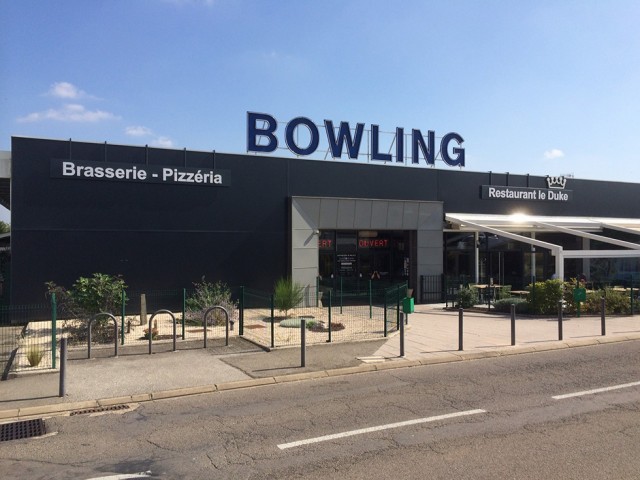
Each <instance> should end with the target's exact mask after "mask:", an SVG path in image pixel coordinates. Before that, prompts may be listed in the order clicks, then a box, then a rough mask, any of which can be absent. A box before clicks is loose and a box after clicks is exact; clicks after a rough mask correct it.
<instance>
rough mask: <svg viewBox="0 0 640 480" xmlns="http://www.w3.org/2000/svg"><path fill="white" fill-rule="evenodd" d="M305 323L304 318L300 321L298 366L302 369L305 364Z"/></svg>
mask: <svg viewBox="0 0 640 480" xmlns="http://www.w3.org/2000/svg"><path fill="white" fill-rule="evenodd" d="M306 343H307V321H306V320H305V319H304V318H301V319H300V366H301V367H304V366H305V364H306V360H307V359H306V356H307V355H306V349H307V345H306Z"/></svg>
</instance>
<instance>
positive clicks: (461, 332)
mask: <svg viewBox="0 0 640 480" xmlns="http://www.w3.org/2000/svg"><path fill="white" fill-rule="evenodd" d="M463 328H464V308H459V309H458V350H459V351H462V350H463V347H464V345H463V341H464V330H463Z"/></svg>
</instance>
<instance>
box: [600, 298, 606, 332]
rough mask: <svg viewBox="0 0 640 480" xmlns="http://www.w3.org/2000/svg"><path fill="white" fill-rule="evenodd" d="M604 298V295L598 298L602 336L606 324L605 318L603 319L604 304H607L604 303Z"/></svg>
mask: <svg viewBox="0 0 640 480" xmlns="http://www.w3.org/2000/svg"><path fill="white" fill-rule="evenodd" d="M605 302H606V300H605V298H604V297H602V298H601V299H600V333H601V334H602V336H603V337H604V336H605V335H606V334H607V325H606V319H605V315H606V313H605V311H606V306H607V304H606V303H605Z"/></svg>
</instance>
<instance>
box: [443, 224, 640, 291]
mask: <svg viewBox="0 0 640 480" xmlns="http://www.w3.org/2000/svg"><path fill="white" fill-rule="evenodd" d="M445 220H446V221H447V222H448V224H449V225H448V228H447V230H450V231H461V232H487V233H491V234H494V235H498V236H501V237H505V238H510V239H512V240H517V241H520V242H523V243H526V244H529V245H533V246H536V247H541V248H547V249H549V250H550V251H551V254H552V255H554V256H555V257H556V273H557V275H558V278H564V259H565V258H623V257H640V243H635V242H629V241H624V240H619V239H616V238H612V237H609V236H607V235H605V234H604V229H611V230H617V231H620V232H625V233H631V234H634V235H638V236H640V219H638V218H608V217H558V216H541V215H527V214H520V213H516V214H512V215H484V214H474V213H448V214H446V215H445ZM536 232H539V233H542V232H560V233H565V234H568V235H574V236H576V237H582V238H588V239H591V240H597V241H599V242H603V243H608V244H611V245H616V246H618V247H622V248H624V249H625V250H563V248H562V246H561V245H556V244H553V243H549V242H543V241H540V240H537V239H536V238H533V237H535V233H536ZM524 233H529V234H533V235H531V236H530V237H528V236H525V235H523V234H524Z"/></svg>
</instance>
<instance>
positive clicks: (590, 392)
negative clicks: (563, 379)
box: [551, 382, 640, 400]
mask: <svg viewBox="0 0 640 480" xmlns="http://www.w3.org/2000/svg"><path fill="white" fill-rule="evenodd" d="M637 386H640V382H632V383H625V384H622V385H614V386H612V387H604V388H595V389H593V390H584V391H582V392H575V393H566V394H564V395H556V396H555V397H551V398H553V399H554V400H562V399H565V398H571V397H581V396H583V395H593V394H595V393H603V392H610V391H611V390H620V389H621V388H629V387H637Z"/></svg>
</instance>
